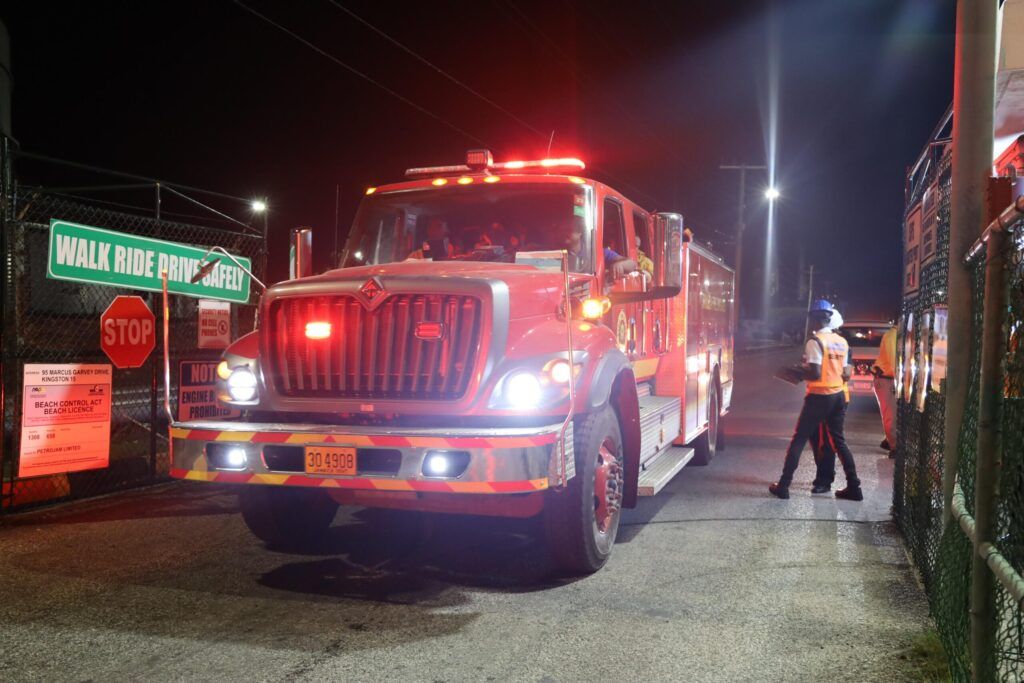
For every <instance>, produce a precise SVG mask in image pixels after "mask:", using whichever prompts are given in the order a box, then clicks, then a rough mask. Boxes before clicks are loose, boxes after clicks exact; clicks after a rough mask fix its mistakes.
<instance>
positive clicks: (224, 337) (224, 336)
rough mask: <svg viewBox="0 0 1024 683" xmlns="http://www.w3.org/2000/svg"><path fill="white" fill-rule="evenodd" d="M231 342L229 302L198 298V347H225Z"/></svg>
mask: <svg viewBox="0 0 1024 683" xmlns="http://www.w3.org/2000/svg"><path fill="white" fill-rule="evenodd" d="M230 343H231V304H230V303H229V302H227V301H217V300H215V299H200V300H199V348H201V349H226V348H227V347H228V344H230Z"/></svg>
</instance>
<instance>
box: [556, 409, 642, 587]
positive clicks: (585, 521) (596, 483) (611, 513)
mask: <svg viewBox="0 0 1024 683" xmlns="http://www.w3.org/2000/svg"><path fill="white" fill-rule="evenodd" d="M574 431H575V434H576V439H575V443H574V444H573V448H574V451H575V456H576V457H575V459H576V476H575V477H573V478H572V479H570V480H569V483H568V484H567V485H566V487H565V488H564V489H562V490H561V491H555V490H551V491H548V494H547V499H546V500H545V503H544V529H545V535H546V537H547V542H548V549H549V550H550V552H551V555H552V557H553V558H554V560H555V563H556V564H557V565H558V567H559V568H560V569H562V570H563V571H565V572H567V573H570V574H590V573H593V572H595V571H597V570H598V569H600V568H601V567H603V566H604V563H605V562H607V561H608V556H609V555H611V552H612V546H613V545H614V544H615V536H616V534H617V533H618V531H619V517H620V516H621V513H622V491H623V454H622V434H621V432H620V430H619V421H618V418H617V417H616V415H615V411H614V410H613V409H612V407H611V406H605V408H604V409H603V410H601V411H598V412H596V413H591V414H589V415H587V416H585V417H584V418H582V419H581V420H579V421H578V422H577V423H576V425H575V428H574Z"/></svg>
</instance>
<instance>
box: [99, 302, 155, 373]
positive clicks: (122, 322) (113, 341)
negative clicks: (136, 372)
mask: <svg viewBox="0 0 1024 683" xmlns="http://www.w3.org/2000/svg"><path fill="white" fill-rule="evenodd" d="M100 346H101V347H102V348H103V351H104V353H106V354H107V356H108V357H109V358H110V362H112V363H113V364H114V365H115V366H116V367H118V368H137V367H140V366H141V365H142V364H143V363H145V362H146V359H147V358H149V354H150V353H152V352H153V349H154V348H155V347H156V318H155V317H154V316H153V311H151V310H149V306H147V305H146V302H145V301H143V300H142V297H140V296H119V297H117V298H116V299H114V302H113V303H111V304H110V305H109V306H107V310H105V311H103V315H101V316H100Z"/></svg>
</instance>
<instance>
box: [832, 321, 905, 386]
mask: <svg viewBox="0 0 1024 683" xmlns="http://www.w3.org/2000/svg"><path fill="white" fill-rule="evenodd" d="M890 327H892V323H890V322H888V321H885V320H851V321H849V322H845V323H843V326H842V327H840V328H839V330H838V332H839V334H841V335H843V337H845V338H846V341H847V342H848V343H849V344H850V364H851V365H853V376H852V377H851V378H850V393H851V394H871V393H872V379H873V376H872V374H871V366H872V365H874V363H875V359H876V358H877V357H878V347H879V345H880V344H881V343H882V335H883V334H885V333H886V331H888V329H889V328H890Z"/></svg>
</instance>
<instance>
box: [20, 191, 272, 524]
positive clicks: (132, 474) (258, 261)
mask: <svg viewBox="0 0 1024 683" xmlns="http://www.w3.org/2000/svg"><path fill="white" fill-rule="evenodd" d="M8 187H10V186H8ZM10 194H13V195H15V196H13V197H12V198H10V199H9V200H8V202H7V203H6V206H5V209H6V210H5V212H4V216H3V218H4V225H3V230H4V239H3V249H2V252H3V264H4V271H3V296H2V299H3V300H2V305H3V348H2V353H3V361H2V371H0V373H2V378H0V379H2V387H0V389H2V394H0V397H2V402H3V422H4V434H3V442H2V450H0V483H2V491H0V512H2V511H8V510H13V509H19V508H24V507H25V506H27V505H33V504H38V503H42V502H51V501H55V500H66V499H73V498H81V497H84V496H94V495H98V494H103V493H108V492H111V491H115V490H119V489H124V488H129V487H133V486H138V485H142V484H148V483H152V482H156V481H159V480H161V479H164V478H166V477H167V470H168V458H167V436H166V435H167V419H166V416H165V414H164V411H163V409H162V407H161V406H159V405H158V401H159V400H160V397H161V395H162V392H163V378H162V374H163V373H162V369H161V367H160V366H161V365H162V362H161V358H162V339H161V338H160V335H157V348H156V349H155V350H154V352H153V353H152V354H151V356H150V358H149V360H148V361H146V363H145V364H144V365H143V366H142V367H140V368H137V369H128V370H119V369H116V368H114V370H113V380H112V405H111V424H110V430H111V434H110V460H109V466H108V467H106V468H102V469H93V470H85V471H80V472H71V473H67V474H58V475H52V476H39V477H32V478H19V476H18V459H19V448H20V446H19V445H20V439H21V415H22V400H23V396H22V394H23V387H22V377H23V369H24V365H25V364H26V363H109V360H108V359H107V358H106V356H105V355H104V353H103V351H102V350H101V349H100V327H99V318H100V315H101V314H102V313H103V311H104V310H105V309H106V308H107V306H108V305H109V304H110V303H111V301H112V300H113V299H114V297H115V296H117V295H119V294H141V295H142V296H143V298H146V299H148V301H149V304H150V308H151V309H152V311H153V313H154V314H155V315H156V317H157V327H156V329H158V330H159V329H161V324H162V321H161V319H160V317H161V304H160V302H159V295H158V294H151V293H143V292H138V291H133V290H128V289H123V288H117V287H109V286H101V285H94V284H84V283H77V282H68V281H61V280H55V279H51V278H48V277H47V263H48V244H49V231H50V221H51V219H60V220H66V221H70V222H74V223H80V224H84V225H89V226H95V227H100V228H106V229H110V230H115V231H118V232H122V233H129V234H132V235H140V236H145V237H153V238H159V239H161V240H167V241H173V242H180V243H186V244H190V245H195V246H199V247H210V246H214V245H220V246H222V247H224V248H225V249H227V250H228V251H230V252H232V253H234V254H238V255H241V256H248V257H249V258H251V259H252V263H253V266H254V270H255V274H256V275H257V277H261V276H262V270H263V263H264V261H265V259H264V258H263V256H264V243H265V241H264V238H263V235H262V234H260V233H259V231H258V230H253V231H243V230H240V229H231V228H224V227H209V226H204V225H197V224H191V223H183V222H175V221H170V220H165V219H159V218H156V217H151V216H145V215H140V214H137V213H129V212H125V211H119V210H112V209H110V208H106V207H101V206H96V205H92V204H90V203H89V202H88V201H82V200H81V199H77V198H76V199H72V198H69V197H67V196H65V195H62V194H56V193H52V192H48V191H40V190H24V189H21V190H18V191H17V192H11V193H10ZM9 196H10V195H9ZM212 222H213V221H211V223H212ZM255 300H256V296H255V295H253V296H252V297H251V301H255ZM254 309H255V305H254V304H246V305H238V304H232V306H231V328H232V329H231V332H232V339H234V338H237V337H238V336H239V334H242V333H245V332H247V331H248V330H250V329H251V328H252V324H253V323H252V321H253V315H254ZM170 317H171V325H170V329H171V336H170V344H169V346H170V352H171V357H172V359H173V360H174V361H180V360H188V359H203V358H206V359H213V358H216V357H217V356H218V355H219V351H216V350H213V351H203V350H199V349H197V334H198V331H197V326H198V312H197V299H193V298H190V297H185V296H172V297H171V308H170ZM171 374H172V378H171V390H172V400H174V401H176V400H177V386H176V385H177V370H176V367H175V368H172V373H171Z"/></svg>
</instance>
